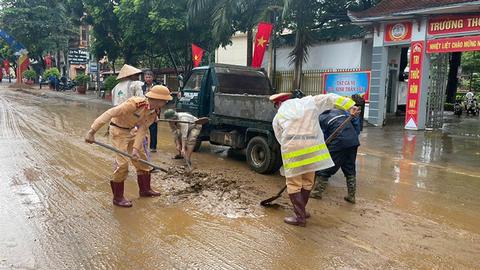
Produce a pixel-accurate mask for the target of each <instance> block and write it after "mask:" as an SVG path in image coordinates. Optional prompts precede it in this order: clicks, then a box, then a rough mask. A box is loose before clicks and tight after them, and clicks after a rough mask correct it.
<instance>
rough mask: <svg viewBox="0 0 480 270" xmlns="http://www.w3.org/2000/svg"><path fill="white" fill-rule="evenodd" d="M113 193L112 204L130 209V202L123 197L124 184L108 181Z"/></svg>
mask: <svg viewBox="0 0 480 270" xmlns="http://www.w3.org/2000/svg"><path fill="white" fill-rule="evenodd" d="M110 187H111V188H112V193H113V204H114V205H116V206H120V207H132V202H131V201H129V200H127V199H125V197H123V191H124V182H113V181H110Z"/></svg>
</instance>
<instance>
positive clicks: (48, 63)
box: [44, 55, 52, 68]
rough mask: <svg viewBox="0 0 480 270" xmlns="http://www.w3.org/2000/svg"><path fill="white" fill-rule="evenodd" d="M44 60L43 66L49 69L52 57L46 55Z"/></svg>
mask: <svg viewBox="0 0 480 270" xmlns="http://www.w3.org/2000/svg"><path fill="white" fill-rule="evenodd" d="M44 59H45V66H47V68H51V67H52V57H51V56H50V55H46V56H45V58H44Z"/></svg>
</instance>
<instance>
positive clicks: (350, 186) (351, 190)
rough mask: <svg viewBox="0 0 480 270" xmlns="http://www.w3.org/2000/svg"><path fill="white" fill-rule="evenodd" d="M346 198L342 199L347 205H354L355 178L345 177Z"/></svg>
mask: <svg viewBox="0 0 480 270" xmlns="http://www.w3.org/2000/svg"><path fill="white" fill-rule="evenodd" d="M347 189H348V196H346V197H345V198H344V199H345V201H347V202H349V203H353V204H354V203H355V192H356V190H357V179H356V177H355V176H347Z"/></svg>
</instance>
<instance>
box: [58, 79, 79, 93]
mask: <svg viewBox="0 0 480 270" xmlns="http://www.w3.org/2000/svg"><path fill="white" fill-rule="evenodd" d="M74 87H75V82H73V81H71V80H68V81H66V82H62V81H60V82H59V83H58V91H65V90H72V89H73V88H74Z"/></svg>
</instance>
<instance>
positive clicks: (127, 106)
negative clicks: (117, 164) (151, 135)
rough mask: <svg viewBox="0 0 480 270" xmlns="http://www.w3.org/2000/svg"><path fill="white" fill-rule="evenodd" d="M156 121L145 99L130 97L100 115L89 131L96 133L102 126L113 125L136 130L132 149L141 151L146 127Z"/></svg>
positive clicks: (146, 130)
mask: <svg viewBox="0 0 480 270" xmlns="http://www.w3.org/2000/svg"><path fill="white" fill-rule="evenodd" d="M156 120H157V112H156V111H155V110H152V109H150V106H149V104H148V99H147V98H145V97H131V98H129V99H128V100H127V101H125V102H123V103H122V104H120V105H118V106H116V107H113V108H111V109H109V110H108V111H106V112H104V113H103V114H102V115H100V116H99V117H98V118H97V119H96V120H95V121H94V122H93V124H92V126H91V129H93V130H95V131H98V130H99V129H100V128H101V127H102V126H104V125H105V124H108V123H110V122H111V123H113V124H114V126H117V127H120V128H124V129H134V128H137V132H136V134H135V142H134V144H133V147H134V148H135V149H137V150H141V149H142V143H143V139H144V138H145V136H146V135H147V132H148V127H149V126H150V125H151V124H152V123H153V122H155V121H156Z"/></svg>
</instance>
